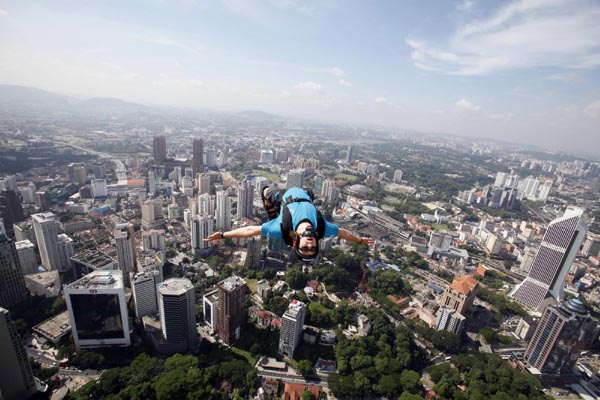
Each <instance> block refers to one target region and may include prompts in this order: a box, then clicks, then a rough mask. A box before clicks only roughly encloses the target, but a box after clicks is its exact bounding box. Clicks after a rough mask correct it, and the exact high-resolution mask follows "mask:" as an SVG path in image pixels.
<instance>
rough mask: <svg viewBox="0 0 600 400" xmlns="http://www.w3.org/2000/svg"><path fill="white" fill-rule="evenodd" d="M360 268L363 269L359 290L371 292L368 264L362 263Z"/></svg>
mask: <svg viewBox="0 0 600 400" xmlns="http://www.w3.org/2000/svg"><path fill="white" fill-rule="evenodd" d="M360 268H361V269H362V272H363V274H362V279H361V280H360V283H359V284H358V289H359V290H364V292H365V293H369V290H370V289H371V287H370V286H369V282H367V266H366V265H364V264H362V265H361V266H360Z"/></svg>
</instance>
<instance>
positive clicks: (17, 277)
mask: <svg viewBox="0 0 600 400" xmlns="http://www.w3.org/2000/svg"><path fill="white" fill-rule="evenodd" d="M25 297H27V288H26V287H25V279H24V278H23V271H21V264H20V263H19V256H18V254H17V249H16V247H15V243H14V242H13V241H12V240H11V239H10V238H9V237H8V236H6V235H5V234H4V233H0V307H10V306H12V305H13V304H16V303H18V302H20V301H22V300H23V299H25Z"/></svg>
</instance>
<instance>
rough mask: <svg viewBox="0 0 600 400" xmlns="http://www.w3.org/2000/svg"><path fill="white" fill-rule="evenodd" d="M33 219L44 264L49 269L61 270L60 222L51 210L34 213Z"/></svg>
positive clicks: (36, 238)
mask: <svg viewBox="0 0 600 400" xmlns="http://www.w3.org/2000/svg"><path fill="white" fill-rule="evenodd" d="M31 219H32V220H33V230H34V231H35V240H36V242H37V244H38V249H39V250H40V257H41V259H42V265H43V266H44V267H45V268H46V269H47V270H49V271H53V270H60V265H61V263H60V255H59V250H58V224H57V223H56V221H55V220H54V214H52V213H51V212H47V213H41V214H33V215H32V216H31Z"/></svg>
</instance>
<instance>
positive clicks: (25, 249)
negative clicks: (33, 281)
mask: <svg viewBox="0 0 600 400" xmlns="http://www.w3.org/2000/svg"><path fill="white" fill-rule="evenodd" d="M15 248H16V249H17V256H18V257H19V264H20V265H21V271H23V275H27V274H33V273H35V272H37V266H38V262H37V256H36V255H35V245H34V244H33V243H31V241H30V240H21V241H18V242H15Z"/></svg>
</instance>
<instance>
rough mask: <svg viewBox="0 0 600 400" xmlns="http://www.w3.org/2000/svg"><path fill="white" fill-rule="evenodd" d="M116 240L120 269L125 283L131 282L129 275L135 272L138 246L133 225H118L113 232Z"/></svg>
mask: <svg viewBox="0 0 600 400" xmlns="http://www.w3.org/2000/svg"><path fill="white" fill-rule="evenodd" d="M113 236H114V238H115V247H116V248H117V259H118V260H119V268H120V269H121V271H123V274H124V276H125V281H127V282H128V281H129V274H130V273H132V272H135V265H136V259H137V254H136V245H135V234H134V231H133V224H130V223H124V224H117V225H116V226H115V230H114V231H113Z"/></svg>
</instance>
